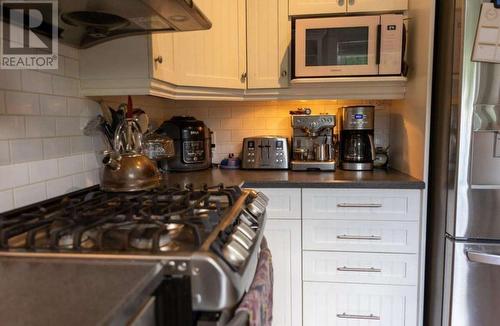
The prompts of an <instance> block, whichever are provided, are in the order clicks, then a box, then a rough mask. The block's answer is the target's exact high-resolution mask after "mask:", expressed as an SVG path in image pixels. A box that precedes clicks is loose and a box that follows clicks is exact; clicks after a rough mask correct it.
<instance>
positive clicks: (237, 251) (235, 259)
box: [222, 240, 249, 268]
mask: <svg viewBox="0 0 500 326" xmlns="http://www.w3.org/2000/svg"><path fill="white" fill-rule="evenodd" d="M222 254H223V255H224V258H225V259H226V260H227V261H228V262H229V263H230V264H231V265H233V266H234V267H236V268H239V267H240V266H241V265H243V263H244V262H245V260H246V259H247V258H248V255H249V253H248V251H246V250H245V248H243V246H242V245H240V244H239V243H238V242H237V241H236V240H231V241H229V242H228V243H226V244H225V245H224V247H223V248H222Z"/></svg>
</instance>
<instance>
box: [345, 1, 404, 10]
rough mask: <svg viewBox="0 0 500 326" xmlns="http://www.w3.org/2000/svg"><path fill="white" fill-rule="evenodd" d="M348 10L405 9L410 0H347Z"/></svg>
mask: <svg viewBox="0 0 500 326" xmlns="http://www.w3.org/2000/svg"><path fill="white" fill-rule="evenodd" d="M346 1H347V12H370V11H403V10H408V0H346Z"/></svg>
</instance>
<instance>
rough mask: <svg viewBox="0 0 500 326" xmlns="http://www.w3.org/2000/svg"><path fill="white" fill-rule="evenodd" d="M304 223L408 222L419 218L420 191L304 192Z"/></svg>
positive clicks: (336, 190) (330, 190) (354, 190)
mask: <svg viewBox="0 0 500 326" xmlns="http://www.w3.org/2000/svg"><path fill="white" fill-rule="evenodd" d="M302 199H303V202H304V204H303V208H304V209H303V214H302V216H303V218H304V219H357V220H387V221H394V220H403V221H404V220H407V221H417V220H418V219H419V217H420V190H404V189H398V190H388V189H304V190H303V192H302Z"/></svg>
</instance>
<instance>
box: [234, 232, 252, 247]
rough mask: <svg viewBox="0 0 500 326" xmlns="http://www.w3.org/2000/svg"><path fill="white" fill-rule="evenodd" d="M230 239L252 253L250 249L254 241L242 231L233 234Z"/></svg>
mask: <svg viewBox="0 0 500 326" xmlns="http://www.w3.org/2000/svg"><path fill="white" fill-rule="evenodd" d="M230 239H231V240H234V241H236V242H238V243H239V244H240V245H241V246H242V247H243V248H245V250H247V251H250V248H252V240H250V239H249V238H248V237H247V236H246V235H245V234H243V232H241V231H240V230H236V231H235V232H234V233H233V234H231V235H230Z"/></svg>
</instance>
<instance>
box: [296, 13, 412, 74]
mask: <svg viewBox="0 0 500 326" xmlns="http://www.w3.org/2000/svg"><path fill="white" fill-rule="evenodd" d="M404 40H405V37H404V24H403V15H401V14H388V15H377V16H347V17H322V18H320V17H318V18H297V19H296V20H295V69H294V70H295V73H294V75H295V77H298V78H300V77H330V76H370V75H400V74H401V71H402V63H403V55H404V43H405V41H404Z"/></svg>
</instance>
